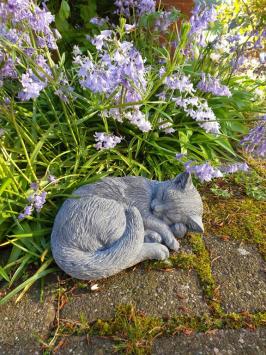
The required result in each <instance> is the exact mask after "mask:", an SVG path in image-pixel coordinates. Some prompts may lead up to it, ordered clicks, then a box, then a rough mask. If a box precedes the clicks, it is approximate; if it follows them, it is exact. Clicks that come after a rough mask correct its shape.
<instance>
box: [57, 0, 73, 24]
mask: <svg viewBox="0 0 266 355" xmlns="http://www.w3.org/2000/svg"><path fill="white" fill-rule="evenodd" d="M58 14H59V16H60V17H61V18H62V19H68V18H69V16H70V6H69V5H68V2H67V1H66V0H62V2H61V6H60V9H59V12H58Z"/></svg>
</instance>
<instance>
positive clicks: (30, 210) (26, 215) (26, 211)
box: [18, 205, 33, 220]
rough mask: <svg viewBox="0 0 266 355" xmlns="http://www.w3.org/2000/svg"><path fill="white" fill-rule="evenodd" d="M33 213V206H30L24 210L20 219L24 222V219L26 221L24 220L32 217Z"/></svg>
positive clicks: (19, 216)
mask: <svg viewBox="0 0 266 355" xmlns="http://www.w3.org/2000/svg"><path fill="white" fill-rule="evenodd" d="M32 212H33V206H32V205H28V206H26V207H25V208H24V211H23V212H22V213H20V214H19V215H18V219H19V220H22V219H24V218H26V217H28V216H31V215H32Z"/></svg>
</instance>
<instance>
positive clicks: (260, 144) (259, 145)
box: [240, 115, 266, 157]
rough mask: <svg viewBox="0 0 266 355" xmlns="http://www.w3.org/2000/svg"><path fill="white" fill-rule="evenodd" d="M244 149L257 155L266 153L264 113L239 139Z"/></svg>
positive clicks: (265, 120) (265, 119) (265, 121)
mask: <svg viewBox="0 0 266 355" xmlns="http://www.w3.org/2000/svg"><path fill="white" fill-rule="evenodd" d="M240 144H241V145H242V146H243V148H244V150H245V151H246V152H247V153H249V154H253V155H254V156H257V157H264V156H265V155H266V115H265V116H263V117H261V121H260V123H259V124H257V125H256V126H255V127H254V128H252V129H251V130H250V131H249V133H248V134H247V135H246V136H245V137H244V138H243V139H242V140H241V142H240Z"/></svg>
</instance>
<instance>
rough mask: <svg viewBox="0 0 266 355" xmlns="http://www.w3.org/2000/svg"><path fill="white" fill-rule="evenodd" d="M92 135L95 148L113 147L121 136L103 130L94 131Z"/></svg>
mask: <svg viewBox="0 0 266 355" xmlns="http://www.w3.org/2000/svg"><path fill="white" fill-rule="evenodd" d="M94 137H95V140H96V144H95V148H96V149H97V150H102V149H110V148H114V147H115V146H116V145H117V144H119V143H120V142H121V141H122V138H121V137H117V136H115V135H113V134H109V133H104V132H95V134H94Z"/></svg>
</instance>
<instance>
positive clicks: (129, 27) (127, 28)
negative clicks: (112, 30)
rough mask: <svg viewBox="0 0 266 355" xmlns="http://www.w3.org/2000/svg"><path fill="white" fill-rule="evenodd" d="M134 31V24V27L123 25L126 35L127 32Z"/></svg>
mask: <svg viewBox="0 0 266 355" xmlns="http://www.w3.org/2000/svg"><path fill="white" fill-rule="evenodd" d="M135 29H136V24H134V25H129V24H127V23H126V24H125V31H126V32H127V33H129V32H132V31H134V30H135Z"/></svg>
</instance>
